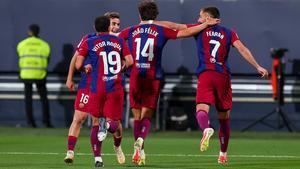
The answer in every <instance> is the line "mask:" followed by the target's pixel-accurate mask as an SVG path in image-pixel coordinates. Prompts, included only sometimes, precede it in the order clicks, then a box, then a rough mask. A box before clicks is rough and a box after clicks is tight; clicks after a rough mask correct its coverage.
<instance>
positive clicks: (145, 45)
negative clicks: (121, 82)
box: [119, 23, 178, 109]
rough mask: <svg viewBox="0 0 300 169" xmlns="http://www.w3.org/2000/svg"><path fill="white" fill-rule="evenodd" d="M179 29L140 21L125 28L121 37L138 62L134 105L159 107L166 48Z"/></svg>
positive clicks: (134, 71)
mask: <svg viewBox="0 0 300 169" xmlns="http://www.w3.org/2000/svg"><path fill="white" fill-rule="evenodd" d="M177 34H178V31H175V30H172V29H169V28H165V27H163V26H159V25H156V24H151V23H149V24H139V25H135V26H131V27H128V28H126V29H124V30H123V31H122V32H121V33H120V34H119V37H122V38H124V39H126V40H127V41H128V46H129V49H130V52H131V54H132V56H133V58H134V64H133V67H132V70H131V74H130V104H131V108H136V109H140V108H141V107H147V108H152V109H155V108H156V106H157V100H158V97H159V93H160V80H161V78H162V73H163V72H162V68H161V57H162V51H163V48H164V46H165V44H166V42H167V41H168V40H169V39H176V37H177Z"/></svg>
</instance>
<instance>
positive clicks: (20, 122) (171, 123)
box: [0, 0, 300, 168]
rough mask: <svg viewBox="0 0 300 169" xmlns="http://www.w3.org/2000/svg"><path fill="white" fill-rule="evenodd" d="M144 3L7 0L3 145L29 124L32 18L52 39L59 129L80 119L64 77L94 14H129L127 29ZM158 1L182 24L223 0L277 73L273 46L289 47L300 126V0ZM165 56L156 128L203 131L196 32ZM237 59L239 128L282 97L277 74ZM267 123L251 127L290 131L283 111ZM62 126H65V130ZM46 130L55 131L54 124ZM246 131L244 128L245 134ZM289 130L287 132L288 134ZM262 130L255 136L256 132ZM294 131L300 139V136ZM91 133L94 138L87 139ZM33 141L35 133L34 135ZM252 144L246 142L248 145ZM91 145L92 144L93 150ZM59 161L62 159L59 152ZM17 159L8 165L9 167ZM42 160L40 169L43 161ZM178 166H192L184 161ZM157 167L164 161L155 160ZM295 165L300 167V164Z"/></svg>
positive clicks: (228, 15)
mask: <svg viewBox="0 0 300 169" xmlns="http://www.w3.org/2000/svg"><path fill="white" fill-rule="evenodd" d="M138 2H139V1H137V0H61V1H58V0H42V1H39V0H26V1H24V0H0V19H1V26H0V37H1V41H0V49H1V56H0V57H1V60H2V61H1V62H0V126H2V128H1V127H0V128H1V131H2V132H3V133H2V136H1V137H2V138H4V139H3V140H2V143H3V144H6V143H8V142H10V141H11V140H10V139H8V138H10V137H11V138H15V141H16V142H17V140H18V139H19V137H16V136H15V135H10V134H8V133H7V132H4V131H6V130H7V131H11V132H16V131H17V130H15V129H11V128H7V127H15V126H17V127H26V117H25V109H24V107H25V106H24V100H23V99H24V96H23V84H22V83H21V82H20V81H19V79H18V57H17V54H16V45H17V43H18V42H19V41H21V40H22V39H24V38H25V37H26V36H27V35H26V32H27V27H28V25H29V24H31V23H37V24H39V25H40V27H41V34H40V36H41V37H42V38H43V39H44V40H46V41H47V42H48V43H49V44H50V46H51V56H50V57H51V58H50V63H49V69H48V71H49V75H48V78H47V81H48V83H47V87H48V91H49V92H48V98H49V99H50V114H51V121H52V124H53V125H54V126H55V127H56V128H66V127H69V125H70V123H71V121H72V116H73V101H74V98H75V94H76V93H72V92H69V91H68V90H67V88H66V87H65V85H64V84H65V80H66V75H67V70H68V65H69V62H70V60H71V57H72V55H73V53H74V49H75V47H76V45H77V43H78V42H79V40H80V39H81V37H82V36H83V35H85V34H87V33H90V32H93V20H94V18H95V17H96V16H99V15H102V14H104V13H105V12H107V11H118V12H119V13H120V14H121V28H126V27H127V26H130V25H133V24H136V23H138V22H139V19H138V10H137V5H138ZM156 2H157V3H158V6H159V10H160V15H159V18H158V19H159V20H170V21H174V22H180V23H195V22H196V21H197V19H198V15H199V9H200V8H201V7H204V6H217V7H218V8H219V9H220V12H221V19H222V24H223V25H225V26H227V27H230V28H233V29H235V30H236V31H237V33H238V35H239V37H240V38H241V40H242V41H243V42H244V43H245V44H246V45H247V47H248V48H249V49H250V50H251V51H252V53H253V55H254V56H255V57H256V59H257V61H258V62H259V63H261V64H262V65H263V66H265V67H266V68H268V70H269V71H270V72H271V66H272V58H271V57H270V48H288V49H289V52H287V53H286V55H285V61H286V69H285V74H286V84H285V88H284V96H285V102H286V103H285V105H284V106H283V110H284V112H285V113H286V115H287V116H288V117H289V119H290V122H291V124H292V127H293V131H298V129H300V56H299V55H300V48H299V44H298V39H299V35H300V29H298V27H299V26H300V21H299V16H300V10H299V6H300V1H296V0H156ZM162 62H163V68H164V71H165V73H166V76H165V86H164V88H163V92H162V94H161V98H160V104H159V108H158V110H157V114H156V116H155V120H153V123H154V125H153V129H154V130H181V131H186V130H196V129H197V126H196V123H195V120H194V112H195V108H194V107H195V103H194V98H195V89H196V76H195V75H194V72H195V70H196V66H197V64H196V63H197V56H196V47H195V42H194V39H193V38H189V39H184V40H176V41H170V42H169V43H168V44H167V45H166V48H165V50H164V53H163V61H162ZM229 63H230V65H231V71H232V73H233V76H232V88H233V101H234V103H233V110H232V113H231V126H232V129H233V130H234V131H241V130H242V129H243V128H244V127H246V126H247V125H248V124H250V123H251V122H253V121H255V120H257V119H258V118H259V117H261V116H262V115H264V114H267V113H269V112H271V111H272V110H273V109H274V108H275V107H276V102H274V101H273V99H272V88H271V85H270V81H269V80H264V79H260V78H259V77H258V75H257V74H256V72H255V70H254V69H253V68H252V67H251V66H250V65H249V64H248V63H247V62H246V61H244V60H243V59H242V57H241V56H240V55H239V54H238V53H237V51H236V50H235V49H232V50H231V52H230V57H229ZM78 78H79V76H78ZM78 78H77V80H78ZM127 87H128V85H127ZM37 99H38V96H37V93H36V90H35V96H34V115H35V118H36V122H37V124H38V126H42V125H41V124H42V123H41V114H42V113H41V106H40V103H39V102H38V100H37ZM124 108H125V110H124V126H125V127H126V128H129V127H130V111H129V109H128V104H126V105H124ZM210 117H211V123H212V125H213V126H215V127H217V126H218V121H217V116H216V113H215V112H214V110H212V111H211V113H210ZM265 122H267V123H268V124H269V123H270V124H273V125H274V126H275V128H272V127H269V126H268V125H264V124H263V123H259V124H257V125H256V126H254V127H253V128H251V131H272V132H277V131H283V132H286V131H288V130H287V128H286V127H285V126H284V125H283V123H282V120H281V119H280V118H279V116H278V114H274V115H273V116H271V117H270V118H268V119H267V120H266V121H265ZM86 125H89V124H88V123H87V124H86ZM54 130H56V131H58V130H59V129H54ZM61 130H62V131H60V132H63V133H64V134H59V135H58V136H59V137H60V139H59V140H60V141H66V140H65V139H64V138H66V136H67V130H66V129H61ZM21 131H22V132H25V133H26V132H29V133H30V134H29V135H30V137H31V136H32V137H34V136H35V135H38V136H40V135H43V131H40V132H38V131H37V132H32V131H31V130H27V129H25V130H24V129H22V130H21ZM46 133H49V131H48V130H46ZM50 133H51V134H49V137H50V136H52V135H54V136H53V137H57V135H55V134H53V133H55V132H54V131H50ZM86 134H87V132H86ZM24 135H25V136H26V134H23V135H22V134H21V137H20V139H22V136H24ZM150 135H151V134H150ZM175 135H176V134H175ZM184 136H186V135H184ZM184 136H183V137H184ZM244 136H245V135H241V137H242V138H243V137H244ZM272 136H273V135H272ZM281 136H282V135H280V137H281ZM287 136H288V135H283V137H287ZM53 137H51V138H53ZM85 137H87V136H85ZM255 137H256V136H253V137H251V139H253V138H255ZM275 137H277V136H275ZM290 137H292V136H290ZM47 138H48V137H47ZM192 138H194V137H192ZM292 138H299V135H296V136H295V137H292ZM44 139H46V138H44ZM84 139H85V140H87V138H84ZM195 139H196V137H195ZM246 139H248V138H246ZM260 139H262V140H263V136H260ZM0 140H1V138H0ZM30 140H31V139H28V142H30ZM50 140H51V139H50ZM56 141H57V140H56ZM63 143H65V142H63ZM63 143H61V145H59V146H61V147H62V149H61V151H60V152H64V149H63V146H64V145H63ZM86 143H87V141H86ZM247 144H248V143H245V146H247ZM274 144H276V143H274ZM287 144H289V143H287ZM295 145H296V143H295ZM13 146H14V144H12V145H11V147H13ZM55 146H57V145H52V146H49V148H51V147H55ZM216 146H217V143H216ZM85 147H87V146H85ZM241 147H242V146H241ZM3 148H4V146H2V148H1V147H0V151H1V149H2V151H5V152H7V151H9V149H3ZM271 149H272V147H271V148H270V150H271ZM298 149H299V144H298ZM54 150H55V149H54ZM130 150H131V149H130ZM23 151H26V150H23ZM37 151H38V149H37ZM45 151H47V150H45ZM57 151H59V150H57ZM86 152H89V151H87V150H86ZM1 154H2V155H7V154H5V153H3V152H2V153H1V152H0V156H1ZM292 154H293V155H296V156H295V157H296V159H299V151H298V152H294V153H292ZM270 155H273V154H270ZM289 155H290V154H289ZM61 156H62V157H61V159H59V160H60V161H62V158H63V154H61ZM12 161H13V159H12ZM53 161H54V162H55V159H53ZM158 161H159V160H158ZM7 163H9V162H7ZM7 163H6V164H7ZM170 163H171V162H170ZM294 164H295V163H294ZM262 165H263V164H262ZM9 166H10V165H8V164H7V165H6V167H7V168H9ZM258 166H259V165H258ZM298 166H300V164H299V165H298ZM6 167H4V168H6ZM36 167H37V168H40V166H36ZM53 167H57V166H53ZM177 167H178V168H184V166H181V165H178V166H177ZM235 167H237V166H235ZM240 167H241V166H238V167H237V168H240ZM0 168H1V163H0ZM21 168H22V167H21ZM42 168H43V167H42ZM50 168H51V167H50ZM153 168H159V167H157V166H153ZM165 168H167V166H165ZM175 168H176V166H175ZM190 168H192V167H190ZM207 168H209V167H207ZM250 168H251V167H250ZM258 168H259V167H258ZM287 168H297V165H295V166H293V167H287Z"/></svg>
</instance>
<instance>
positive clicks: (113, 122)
mask: <svg viewBox="0 0 300 169" xmlns="http://www.w3.org/2000/svg"><path fill="white" fill-rule="evenodd" d="M123 103H124V90H123V89H121V90H117V91H114V92H111V93H109V94H107V97H106V102H105V105H104V116H105V117H106V121H107V122H106V124H107V125H106V126H107V130H108V132H110V133H112V134H114V150H115V152H116V157H117V161H118V163H119V164H124V163H125V155H124V153H123V151H122V148H121V141H122V124H121V120H122V117H123Z"/></svg>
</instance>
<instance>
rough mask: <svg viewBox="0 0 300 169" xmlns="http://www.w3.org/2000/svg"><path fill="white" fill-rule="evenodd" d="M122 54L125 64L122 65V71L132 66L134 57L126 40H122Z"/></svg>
mask: <svg viewBox="0 0 300 169" xmlns="http://www.w3.org/2000/svg"><path fill="white" fill-rule="evenodd" d="M121 43H122V46H123V49H122V56H124V57H123V66H122V71H125V70H126V69H127V68H129V67H130V66H132V65H133V58H132V55H131V53H130V50H129V47H128V45H127V44H126V42H125V40H122V42H121Z"/></svg>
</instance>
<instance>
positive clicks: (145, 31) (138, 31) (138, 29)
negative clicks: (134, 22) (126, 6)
mask: <svg viewBox="0 0 300 169" xmlns="http://www.w3.org/2000/svg"><path fill="white" fill-rule="evenodd" d="M141 33H147V34H150V35H153V36H155V37H157V35H158V32H156V31H155V30H153V29H151V28H145V29H144V28H137V29H136V30H135V31H133V32H132V37H134V36H136V35H137V34H141Z"/></svg>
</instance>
